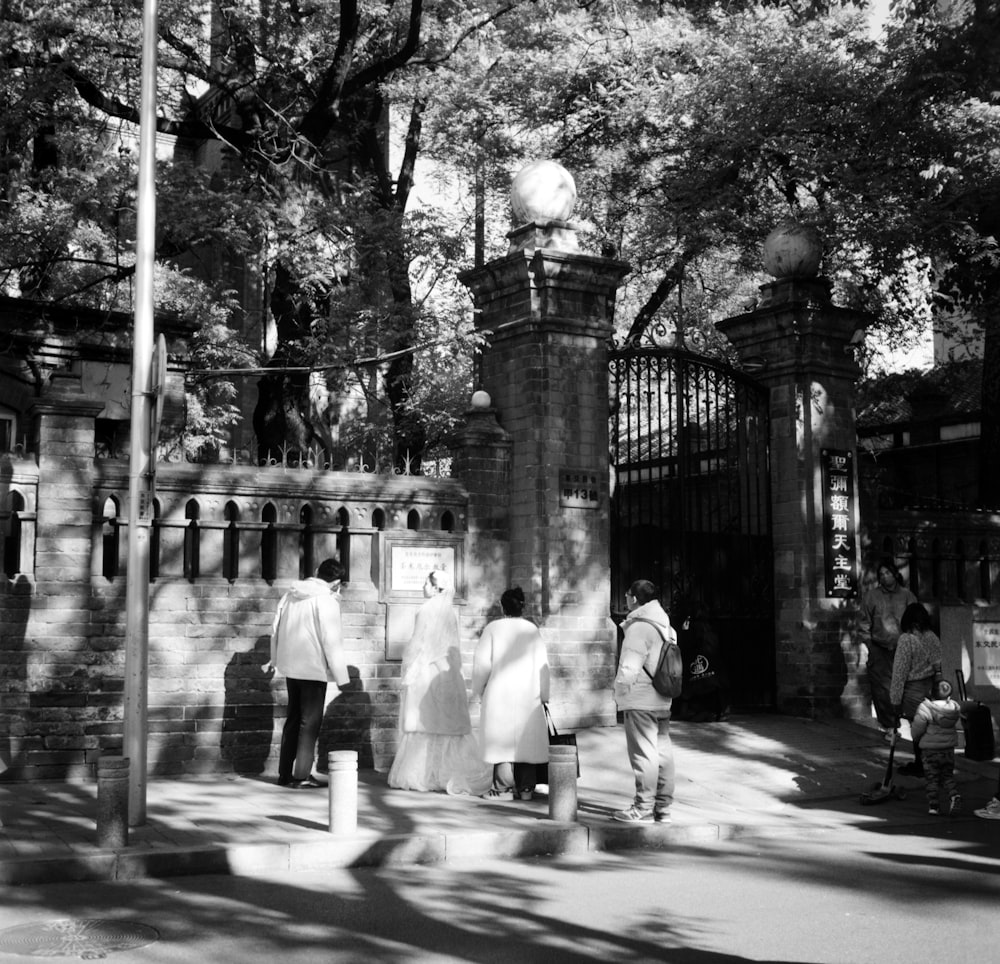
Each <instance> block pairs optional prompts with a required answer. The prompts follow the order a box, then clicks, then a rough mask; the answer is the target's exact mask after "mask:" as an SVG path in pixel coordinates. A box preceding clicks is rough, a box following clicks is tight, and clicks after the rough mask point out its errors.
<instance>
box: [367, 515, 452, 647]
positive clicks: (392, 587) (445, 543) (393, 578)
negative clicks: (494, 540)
mask: <svg viewBox="0 0 1000 964" xmlns="http://www.w3.org/2000/svg"><path fill="white" fill-rule="evenodd" d="M464 548H465V537H464V535H452V534H450V533H447V532H419V531H415V530H410V529H404V530H400V531H396V532H393V531H389V532H383V533H381V535H380V553H379V558H380V559H381V560H382V573H381V579H380V580H379V585H380V587H381V588H380V593H379V596H380V599H381V601H382V602H384V603H385V604H386V606H385V658H386V659H393V660H398V659H402V658H403V650H404V649H405V647H406V643H407V642H408V641H409V639H410V636H411V635H412V633H413V620H414V618H415V617H416V614H417V610H418V609H419V608H420V606H421V605H422V603H423V602H424V598H425V597H424V583H425V582H426V581H427V577H428V575H429V574H430V573H431V571H432V570H434V569H442V570H444V571H445V572H446V573H447V574H448V575H449V576H450V577H451V580H452V583H453V584H454V587H455V602H456V603H459V604H461V603H463V602H464V601H465V553H464Z"/></svg>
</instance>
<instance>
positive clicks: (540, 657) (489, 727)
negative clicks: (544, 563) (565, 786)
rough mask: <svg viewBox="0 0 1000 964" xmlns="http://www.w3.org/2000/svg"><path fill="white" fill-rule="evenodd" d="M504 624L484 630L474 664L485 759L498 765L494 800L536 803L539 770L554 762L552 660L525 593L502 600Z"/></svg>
mask: <svg viewBox="0 0 1000 964" xmlns="http://www.w3.org/2000/svg"><path fill="white" fill-rule="evenodd" d="M500 608H501V609H502V610H503V614H504V615H503V618H502V619H496V620H494V621H493V622H491V623H489V624H488V625H487V626H486V628H485V629H484V630H483V634H482V636H481V637H480V639H479V644H478V645H477V647H476V653H475V656H474V658H473V662H472V692H473V695H475V696H482V699H483V702H482V710H481V715H480V721H479V727H480V738H481V740H482V746H483V758H484V759H485V760H486V762H487V763H492V764H493V786H492V787H491V788H490V789H489V790H488V791H487V792H486V793H485V794H484V797H486V798H487V799H490V800H513V799H514V793H515V791H516V792H517V794H518V795H519V796H520V798H521V799H522V800H530V799H531V795H532V793H533V792H534V789H535V764H536V763H545V762H546V761H547V760H548V758H549V737H548V726H547V725H546V722H545V711H544V709H543V707H542V704H543V703H546V702H548V699H549V660H548V654H547V653H546V651H545V642H544V641H543V640H542V635H541V633H540V632H539V631H538V627H537V626H536V625H535V624H534V623H532V622H529V621H528V620H527V619H524V618H523V617H522V616H521V613H522V612H523V611H524V593H523V592H522V591H521V589H519V588H517V587H515V588H513V589H508V590H507V591H506V592H505V593H504V594H503V595H502V596H501V597H500Z"/></svg>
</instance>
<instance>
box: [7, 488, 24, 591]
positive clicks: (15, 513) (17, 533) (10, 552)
mask: <svg viewBox="0 0 1000 964" xmlns="http://www.w3.org/2000/svg"><path fill="white" fill-rule="evenodd" d="M24 506H25V503H24V496H23V495H21V493H20V492H18V491H17V490H16V489H13V490H11V492H10V493H9V494H8V496H7V511H6V512H4V513H3V571H4V575H6V576H7V577H8V578H10V579H13V578H14V577H15V576H16V575H17V574H18V573H19V572H20V571H21V568H20V567H21V538H22V534H21V513H22V512H24Z"/></svg>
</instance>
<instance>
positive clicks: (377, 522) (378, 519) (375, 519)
mask: <svg viewBox="0 0 1000 964" xmlns="http://www.w3.org/2000/svg"><path fill="white" fill-rule="evenodd" d="M372 526H373V527H374V528H375V529H377V530H378V531H379V532H384V531H385V511H384V510H383V509H375V510H374V511H373V512H372Z"/></svg>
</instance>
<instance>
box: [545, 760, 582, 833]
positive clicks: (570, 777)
mask: <svg viewBox="0 0 1000 964" xmlns="http://www.w3.org/2000/svg"><path fill="white" fill-rule="evenodd" d="M576 768H577V756H576V747H575V746H559V745H555V746H549V819H550V820H558V821H559V822H560V823H573V822H575V821H576V809H577V797H576Z"/></svg>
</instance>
